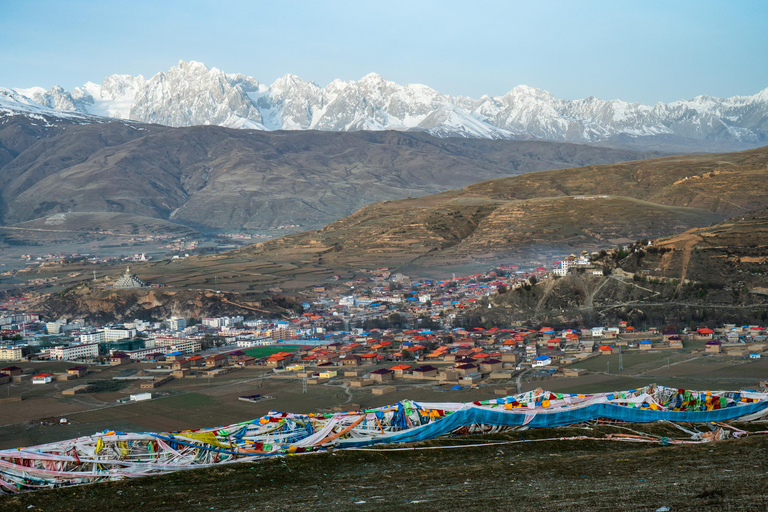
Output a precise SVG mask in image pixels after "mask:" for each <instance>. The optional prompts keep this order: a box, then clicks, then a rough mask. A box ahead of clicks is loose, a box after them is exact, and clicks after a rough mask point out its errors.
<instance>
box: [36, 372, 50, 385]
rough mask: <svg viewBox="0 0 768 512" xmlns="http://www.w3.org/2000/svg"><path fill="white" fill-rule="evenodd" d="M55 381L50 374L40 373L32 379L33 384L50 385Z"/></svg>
mask: <svg viewBox="0 0 768 512" xmlns="http://www.w3.org/2000/svg"><path fill="white" fill-rule="evenodd" d="M52 380H53V375H51V374H50V373H39V374H37V375H35V376H34V377H32V384H48V383H50V382H51V381H52Z"/></svg>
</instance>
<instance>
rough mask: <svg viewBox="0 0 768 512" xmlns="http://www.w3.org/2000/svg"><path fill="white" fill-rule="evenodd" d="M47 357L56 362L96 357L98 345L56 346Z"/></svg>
mask: <svg viewBox="0 0 768 512" xmlns="http://www.w3.org/2000/svg"><path fill="white" fill-rule="evenodd" d="M49 355H50V357H51V359H58V360H66V361H69V360H72V359H85V358H89V357H98V355H99V344H98V343H80V344H79V345H70V346H68V347H64V346H58V347H53V348H52V349H51V350H50V352H49Z"/></svg>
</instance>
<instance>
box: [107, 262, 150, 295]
mask: <svg viewBox="0 0 768 512" xmlns="http://www.w3.org/2000/svg"><path fill="white" fill-rule="evenodd" d="M144 286H146V283H145V282H144V281H142V280H141V279H139V278H138V277H136V276H135V275H133V274H131V267H128V268H126V269H125V274H123V275H122V276H120V278H118V280H117V281H115V284H113V285H112V288H118V289H120V290H125V289H128V288H142V287H144Z"/></svg>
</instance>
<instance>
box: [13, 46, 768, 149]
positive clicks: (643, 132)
mask: <svg viewBox="0 0 768 512" xmlns="http://www.w3.org/2000/svg"><path fill="white" fill-rule="evenodd" d="M15 92H16V93H17V94H20V95H23V96H25V97H27V98H29V99H32V100H34V101H36V102H37V103H40V104H41V105H44V106H47V107H49V108H52V109H56V110H60V111H67V112H80V113H83V114H90V115H99V116H108V117H114V118H120V119H131V120H135V121H141V122H145V123H158V124H164V125H167V126H174V127H180V126H191V125H203V124H212V125H220V126H225V127H232V128H248V129H260V130H321V131H359V130H419V131H426V132H428V133H430V134H431V135H435V136H439V137H457V136H459V137H476V138H504V139H520V138H536V139H544V140H552V141H567V142H576V143H601V142H610V141H612V140H614V141H615V139H616V138H621V137H629V138H633V139H634V138H640V139H643V138H647V139H649V140H650V139H654V138H665V137H673V138H679V139H683V140H688V141H691V140H693V141H709V142H713V141H727V142H729V143H732V144H741V146H740V147H742V148H744V147H748V146H749V147H755V146H759V145H764V144H766V143H768V88H767V89H764V90H763V91H761V92H759V93H757V94H755V95H753V96H734V97H731V98H725V99H721V98H714V97H711V96H704V95H702V96H697V97H695V98H693V99H691V100H681V101H676V102H672V103H666V104H665V103H657V104H655V105H652V106H649V105H642V104H640V103H627V102H625V101H621V100H610V101H606V100H601V99H597V98H594V97H588V98H584V99H580V100H561V99H557V98H555V97H554V96H553V95H552V94H550V93H549V92H547V91H544V90H541V89H537V88H534V87H528V86H523V85H521V86H517V87H515V88H514V89H512V90H511V91H509V92H508V93H507V94H505V95H503V96H487V95H486V96H482V97H481V98H479V99H473V98H466V97H453V96H450V95H445V94H441V93H439V92H438V91H436V90H434V89H432V88H430V87H427V86H425V85H418V84H408V85H400V84H397V83H395V82H392V81H389V80H385V79H384V78H382V77H381V76H379V75H377V74H375V73H371V74H369V75H366V76H364V77H363V78H361V79H360V80H357V81H349V82H345V81H342V80H334V81H333V82H331V83H330V84H328V85H327V86H325V87H320V86H318V85H316V84H315V83H313V82H311V81H304V80H302V79H301V78H299V77H297V76H295V75H286V76H284V77H282V78H279V79H278V80H276V81H275V82H274V83H272V84H271V85H266V84H262V83H259V82H258V81H257V80H256V79H254V78H252V77H248V76H245V75H241V74H228V73H225V72H223V71H221V70H219V69H216V68H210V69H209V68H208V67H206V66H205V65H204V64H202V63H199V62H194V61H192V62H184V61H181V62H179V64H178V65H176V66H174V67H172V68H171V69H170V70H169V71H167V72H165V73H158V74H156V75H155V76H153V77H151V78H149V79H145V78H144V77H143V76H141V75H140V76H137V77H132V76H130V75H112V76H110V77H107V78H106V79H105V80H104V82H103V83H102V84H94V83H91V82H88V83H86V84H85V85H84V86H83V87H77V88H75V89H74V90H73V91H72V92H68V91H66V90H64V89H62V88H61V87H58V86H56V87H53V88H51V89H50V90H47V91H46V90H44V89H42V88H39V87H36V88H31V89H15ZM735 148H736V147H734V148H733V149H735ZM721 149H722V147H721Z"/></svg>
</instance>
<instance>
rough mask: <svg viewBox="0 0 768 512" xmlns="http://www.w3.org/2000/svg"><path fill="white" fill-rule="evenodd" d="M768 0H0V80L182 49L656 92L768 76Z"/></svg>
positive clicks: (719, 87)
mask: <svg viewBox="0 0 768 512" xmlns="http://www.w3.org/2000/svg"><path fill="white" fill-rule="evenodd" d="M767 22H768V2H766V1H764V0H759V1H738V2H725V1H701V0H700V1H695V2H692V1H648V0H642V1H641V0H635V1H632V2H629V1H617V0H613V1H605V2H603V1H568V2H560V1H531V2H515V1H503V2H495V1H485V2H478V1H469V0H467V1H464V2H453V1H439V2H438V1H416V0H410V1H380V2H365V1H363V0H358V1H356V2H355V1H348V2H347V1H320V0H316V1H285V2H281V1H274V0H273V1H270V2H261V1H226V0H220V1H217V2H214V1H203V0H185V1H158V0H155V1H142V0H130V1H125V0H105V1H86V0H77V1H67V0H57V1H36V0H0V86H4V87H31V86H34V85H39V86H43V87H46V88H48V87H50V86H52V85H56V84H58V85H61V86H63V87H64V88H66V89H70V90H71V89H72V88H73V87H75V86H78V85H82V84H83V83H85V82H86V81H89V80H90V81H93V82H101V81H102V80H103V78H104V77H105V76H107V75H110V74H113V73H127V74H132V75H136V74H143V75H144V76H145V77H149V76H151V75H153V74H155V73H157V72H158V71H165V70H167V69H168V68H169V67H171V66H173V65H175V64H176V63H177V62H178V61H179V60H180V59H183V60H197V61H201V62H204V63H205V64H207V65H208V66H209V67H213V66H215V67H218V68H220V69H223V70H224V71H226V72H229V73H235V72H238V73H244V74H247V75H251V76H254V77H255V78H256V79H258V80H259V81H261V82H266V83H271V82H272V81H273V80H275V79H276V78H278V77H280V76H282V75H284V74H286V73H293V74H296V75H299V76H300V77H302V78H303V79H305V80H313V81H315V82H316V83H318V84H319V85H325V84H327V83H328V82H330V81H331V80H333V79H334V78H342V79H344V80H349V79H358V78H360V77H362V76H364V75H365V74H367V73H369V72H372V71H375V72H377V73H379V74H381V75H383V76H384V77H385V78H387V79H390V80H394V81H396V82H400V83H423V84H426V85H429V86H431V87H433V88H435V89H437V90H439V91H440V92H444V93H448V94H454V95H467V96H473V97H477V96H480V95H482V94H503V93H505V92H507V91H508V90H509V89H511V88H512V87H514V86H516V85H519V84H526V85H531V86H535V87H540V88H542V89H546V90H549V91H550V92H552V93H553V94H554V95H555V96H557V97H559V98H566V99H576V98H582V97H586V96H590V95H593V96H597V97H599V98H604V99H613V98H621V99H624V100H628V101H641V102H644V103H653V102H656V101H674V100H677V99H682V98H691V97H693V96H696V95H698V94H709V95H713V96H733V95H736V94H743V95H748V94H754V93H756V92H758V91H760V90H762V89H764V88H766V87H768V65H766V63H768V28H766V27H768V23H767Z"/></svg>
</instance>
